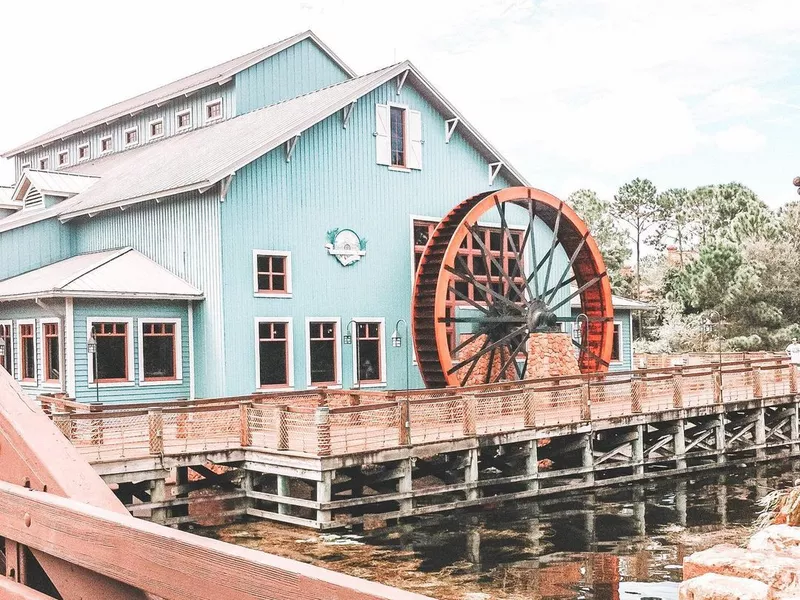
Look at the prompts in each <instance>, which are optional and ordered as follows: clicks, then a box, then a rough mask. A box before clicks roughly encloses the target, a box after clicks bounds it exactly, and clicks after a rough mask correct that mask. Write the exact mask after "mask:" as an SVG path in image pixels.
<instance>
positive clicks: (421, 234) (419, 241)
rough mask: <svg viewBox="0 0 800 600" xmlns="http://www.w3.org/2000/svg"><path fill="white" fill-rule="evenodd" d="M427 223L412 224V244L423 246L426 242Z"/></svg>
mask: <svg viewBox="0 0 800 600" xmlns="http://www.w3.org/2000/svg"><path fill="white" fill-rule="evenodd" d="M428 231H429V229H428V225H414V244H415V245H417V246H424V245H425V244H427V243H428V235H429V234H428Z"/></svg>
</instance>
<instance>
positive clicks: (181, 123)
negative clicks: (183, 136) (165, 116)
mask: <svg viewBox="0 0 800 600" xmlns="http://www.w3.org/2000/svg"><path fill="white" fill-rule="evenodd" d="M175 121H176V123H177V125H178V131H183V130H184V129H189V127H191V126H192V111H190V110H184V111H181V112H179V113H178V114H177V115H175Z"/></svg>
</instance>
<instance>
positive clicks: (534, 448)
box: [525, 440, 539, 491]
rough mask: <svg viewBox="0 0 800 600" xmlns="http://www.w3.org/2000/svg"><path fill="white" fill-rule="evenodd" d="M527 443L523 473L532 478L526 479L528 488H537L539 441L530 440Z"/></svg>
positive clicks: (535, 489) (534, 489)
mask: <svg viewBox="0 0 800 600" xmlns="http://www.w3.org/2000/svg"><path fill="white" fill-rule="evenodd" d="M527 444H528V456H527V458H526V459H525V474H526V475H531V476H533V477H534V478H533V479H529V480H528V485H527V487H528V489H529V490H531V491H538V490H539V442H538V440H530V441H529V442H527Z"/></svg>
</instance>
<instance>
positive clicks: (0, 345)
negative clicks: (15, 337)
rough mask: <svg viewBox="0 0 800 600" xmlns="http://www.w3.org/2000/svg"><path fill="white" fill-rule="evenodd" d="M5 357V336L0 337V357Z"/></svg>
mask: <svg viewBox="0 0 800 600" xmlns="http://www.w3.org/2000/svg"><path fill="white" fill-rule="evenodd" d="M5 357H6V340H5V338H0V359H3V358H5Z"/></svg>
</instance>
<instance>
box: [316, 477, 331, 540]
mask: <svg viewBox="0 0 800 600" xmlns="http://www.w3.org/2000/svg"><path fill="white" fill-rule="evenodd" d="M332 493H333V472H332V471H323V472H322V480H321V481H318V482H317V502H319V503H320V504H324V503H326V502H330V501H331V494H332ZM330 522H331V511H329V510H318V511H317V527H319V528H320V529H324V527H323V526H324V525H325V524H326V523H330Z"/></svg>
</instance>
